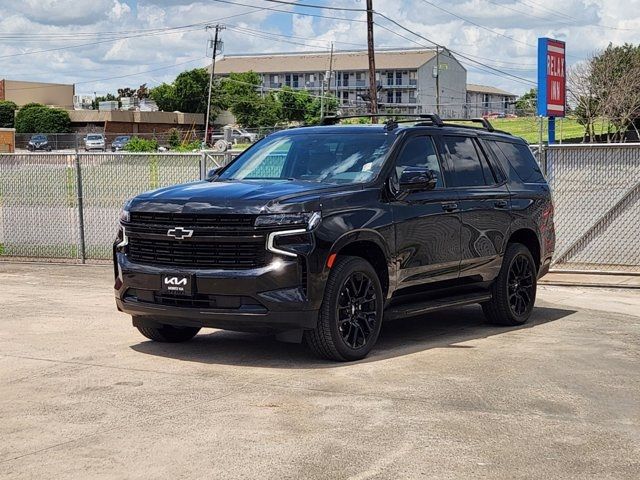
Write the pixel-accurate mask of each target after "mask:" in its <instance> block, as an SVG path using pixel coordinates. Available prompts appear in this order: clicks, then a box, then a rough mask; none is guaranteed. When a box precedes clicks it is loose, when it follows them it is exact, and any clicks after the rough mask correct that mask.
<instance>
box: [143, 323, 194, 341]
mask: <svg viewBox="0 0 640 480" xmlns="http://www.w3.org/2000/svg"><path fill="white" fill-rule="evenodd" d="M136 328H137V329H138V330H139V331H140V333H141V334H142V335H144V336H145V337H147V338H148V339H149V340H154V341H156V342H163V343H180V342H186V341H187V340H191V339H192V338H193V337H195V336H196V335H197V333H198V332H199V331H200V328H198V327H174V326H173V325H162V324H158V326H157V327H149V326H139V327H136Z"/></svg>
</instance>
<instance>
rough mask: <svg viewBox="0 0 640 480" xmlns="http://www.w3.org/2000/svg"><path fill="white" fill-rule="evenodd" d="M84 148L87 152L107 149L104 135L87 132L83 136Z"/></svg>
mask: <svg viewBox="0 0 640 480" xmlns="http://www.w3.org/2000/svg"><path fill="white" fill-rule="evenodd" d="M84 149H85V150H86V151H87V152H88V151H89V150H101V151H103V152H104V151H105V150H106V149H107V144H106V142H105V140H104V135H102V134H101V133H90V134H88V135H87V136H86V137H84Z"/></svg>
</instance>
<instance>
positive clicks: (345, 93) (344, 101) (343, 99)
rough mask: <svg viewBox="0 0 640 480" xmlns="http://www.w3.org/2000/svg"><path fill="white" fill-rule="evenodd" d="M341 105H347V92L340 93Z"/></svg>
mask: <svg viewBox="0 0 640 480" xmlns="http://www.w3.org/2000/svg"><path fill="white" fill-rule="evenodd" d="M342 103H343V104H347V103H349V92H342Z"/></svg>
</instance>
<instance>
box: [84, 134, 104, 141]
mask: <svg viewBox="0 0 640 480" xmlns="http://www.w3.org/2000/svg"><path fill="white" fill-rule="evenodd" d="M87 140H102V135H88V136H87Z"/></svg>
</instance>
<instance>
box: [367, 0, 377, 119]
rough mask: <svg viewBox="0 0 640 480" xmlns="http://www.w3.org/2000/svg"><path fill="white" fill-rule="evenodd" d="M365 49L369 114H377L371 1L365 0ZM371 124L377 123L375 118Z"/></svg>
mask: <svg viewBox="0 0 640 480" xmlns="http://www.w3.org/2000/svg"><path fill="white" fill-rule="evenodd" d="M367 47H368V50H369V96H370V97H371V98H370V102H371V103H370V107H369V109H370V110H371V113H373V114H375V113H378V85H377V82H376V60H375V51H374V48H373V0H367ZM371 122H372V123H378V121H377V119H376V117H372V118H371Z"/></svg>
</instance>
